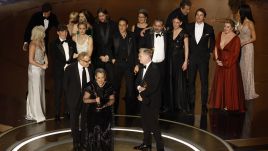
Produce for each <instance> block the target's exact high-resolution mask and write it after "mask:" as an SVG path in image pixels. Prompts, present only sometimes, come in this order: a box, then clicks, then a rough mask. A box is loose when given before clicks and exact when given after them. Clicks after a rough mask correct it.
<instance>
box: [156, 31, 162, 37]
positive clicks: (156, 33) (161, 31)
mask: <svg viewBox="0 0 268 151" xmlns="http://www.w3.org/2000/svg"><path fill="white" fill-rule="evenodd" d="M156 34H160V35H161V36H163V32H162V31H161V32H159V33H157V32H154V36H155V35H156Z"/></svg>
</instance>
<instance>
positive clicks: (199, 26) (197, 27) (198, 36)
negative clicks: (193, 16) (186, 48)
mask: <svg viewBox="0 0 268 151" xmlns="http://www.w3.org/2000/svg"><path fill="white" fill-rule="evenodd" d="M203 29H204V22H202V23H200V24H198V23H195V30H194V31H195V32H194V33H195V40H196V43H197V44H198V43H199V41H200V39H201V37H202V35H203Z"/></svg>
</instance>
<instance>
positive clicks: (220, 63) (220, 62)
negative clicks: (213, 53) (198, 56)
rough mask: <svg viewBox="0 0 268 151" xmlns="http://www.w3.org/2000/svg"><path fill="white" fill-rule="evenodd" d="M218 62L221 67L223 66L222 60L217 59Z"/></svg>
mask: <svg viewBox="0 0 268 151" xmlns="http://www.w3.org/2000/svg"><path fill="white" fill-rule="evenodd" d="M216 63H217V65H218V66H221V67H222V66H223V64H222V61H220V60H219V59H217V60H216Z"/></svg>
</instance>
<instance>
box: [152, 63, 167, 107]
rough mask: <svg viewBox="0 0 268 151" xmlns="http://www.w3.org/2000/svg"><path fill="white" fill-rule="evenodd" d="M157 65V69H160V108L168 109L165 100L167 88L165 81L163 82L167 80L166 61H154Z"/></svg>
mask: <svg viewBox="0 0 268 151" xmlns="http://www.w3.org/2000/svg"><path fill="white" fill-rule="evenodd" d="M155 64H156V65H157V67H158V69H159V70H160V79H161V80H160V81H161V83H160V85H161V109H168V110H170V109H169V101H168V100H167V99H168V96H167V94H168V92H166V91H167V88H168V85H167V82H165V81H166V80H167V74H166V73H167V66H166V62H165V61H162V62H159V63H155Z"/></svg>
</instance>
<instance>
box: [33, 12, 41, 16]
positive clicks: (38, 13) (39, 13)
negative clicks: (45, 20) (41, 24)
mask: <svg viewBox="0 0 268 151" xmlns="http://www.w3.org/2000/svg"><path fill="white" fill-rule="evenodd" d="M33 17H43V13H42V12H36V13H34V14H33Z"/></svg>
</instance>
